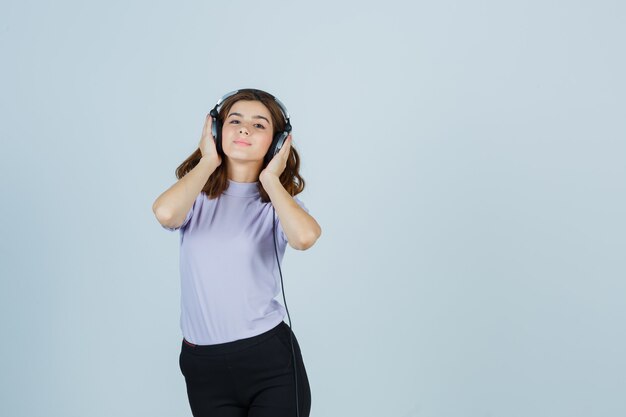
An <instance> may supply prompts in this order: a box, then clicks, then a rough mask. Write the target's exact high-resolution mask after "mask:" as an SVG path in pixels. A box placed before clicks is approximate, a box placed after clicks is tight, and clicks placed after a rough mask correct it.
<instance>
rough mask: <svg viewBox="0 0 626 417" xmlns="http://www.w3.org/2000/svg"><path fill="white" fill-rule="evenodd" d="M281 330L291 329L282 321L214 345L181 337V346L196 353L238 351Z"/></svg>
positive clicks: (215, 353) (208, 353)
mask: <svg viewBox="0 0 626 417" xmlns="http://www.w3.org/2000/svg"><path fill="white" fill-rule="evenodd" d="M281 331H287V332H290V331H291V329H290V328H289V325H287V323H285V322H284V321H281V322H280V323H278V325H276V327H274V328H273V329H270V330H268V331H266V332H264V333H261V334H258V335H256V336H252V337H247V338H245V339H239V340H233V341H232V342H226V343H217V344H215V345H195V344H193V343H191V342H188V341H187V340H186V339H185V338H184V337H183V341H182V348H183V349H184V350H186V351H188V352H192V353H194V354H198V355H220V354H223V353H231V352H238V351H240V350H243V349H246V348H249V347H250V346H253V345H256V344H258V343H261V342H263V341H264V340H266V339H268V338H270V337H272V336H274V335H275V334H276V333H278V332H281Z"/></svg>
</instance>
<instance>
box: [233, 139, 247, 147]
mask: <svg viewBox="0 0 626 417" xmlns="http://www.w3.org/2000/svg"><path fill="white" fill-rule="evenodd" d="M234 142H235V143H236V144H237V145H243V146H250V144H249V143H248V142H244V141H243V140H236V141H234Z"/></svg>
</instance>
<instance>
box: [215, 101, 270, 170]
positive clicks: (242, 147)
mask: <svg viewBox="0 0 626 417" xmlns="http://www.w3.org/2000/svg"><path fill="white" fill-rule="evenodd" d="M273 132H274V126H273V125H272V117H271V115H270V111H269V110H268V109H267V107H265V106H264V105H263V104H262V103H261V102H260V101H249V100H240V101H237V102H236V103H235V104H233V105H232V107H231V108H230V110H229V111H228V114H227V115H226V117H225V119H224V123H223V125H222V149H223V150H224V153H225V154H226V155H227V156H228V157H229V158H230V159H235V160H246V161H262V160H263V157H264V156H265V154H266V153H267V150H268V149H269V147H270V145H271V144H272V138H273V136H274V135H273Z"/></svg>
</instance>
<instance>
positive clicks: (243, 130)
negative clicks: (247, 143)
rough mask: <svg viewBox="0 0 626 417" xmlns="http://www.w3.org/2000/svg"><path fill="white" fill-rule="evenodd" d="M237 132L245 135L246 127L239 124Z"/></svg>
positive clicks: (246, 132)
mask: <svg viewBox="0 0 626 417" xmlns="http://www.w3.org/2000/svg"><path fill="white" fill-rule="evenodd" d="M239 133H245V134H246V135H249V133H248V129H246V128H245V127H244V126H241V127H240V128H239Z"/></svg>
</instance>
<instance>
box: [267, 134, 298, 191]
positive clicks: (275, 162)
mask: <svg viewBox="0 0 626 417" xmlns="http://www.w3.org/2000/svg"><path fill="white" fill-rule="evenodd" d="M290 149H291V134H289V136H287V139H285V142H284V143H283V146H282V148H280V151H278V153H277V154H276V155H274V157H273V158H272V160H271V161H270V162H269V164H267V166H266V167H265V169H264V170H263V171H261V173H260V174H259V180H262V178H263V177H265V176H267V175H275V176H276V177H277V178H279V177H280V174H282V173H283V171H284V170H285V167H286V166H287V158H289V151H290Z"/></svg>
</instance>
